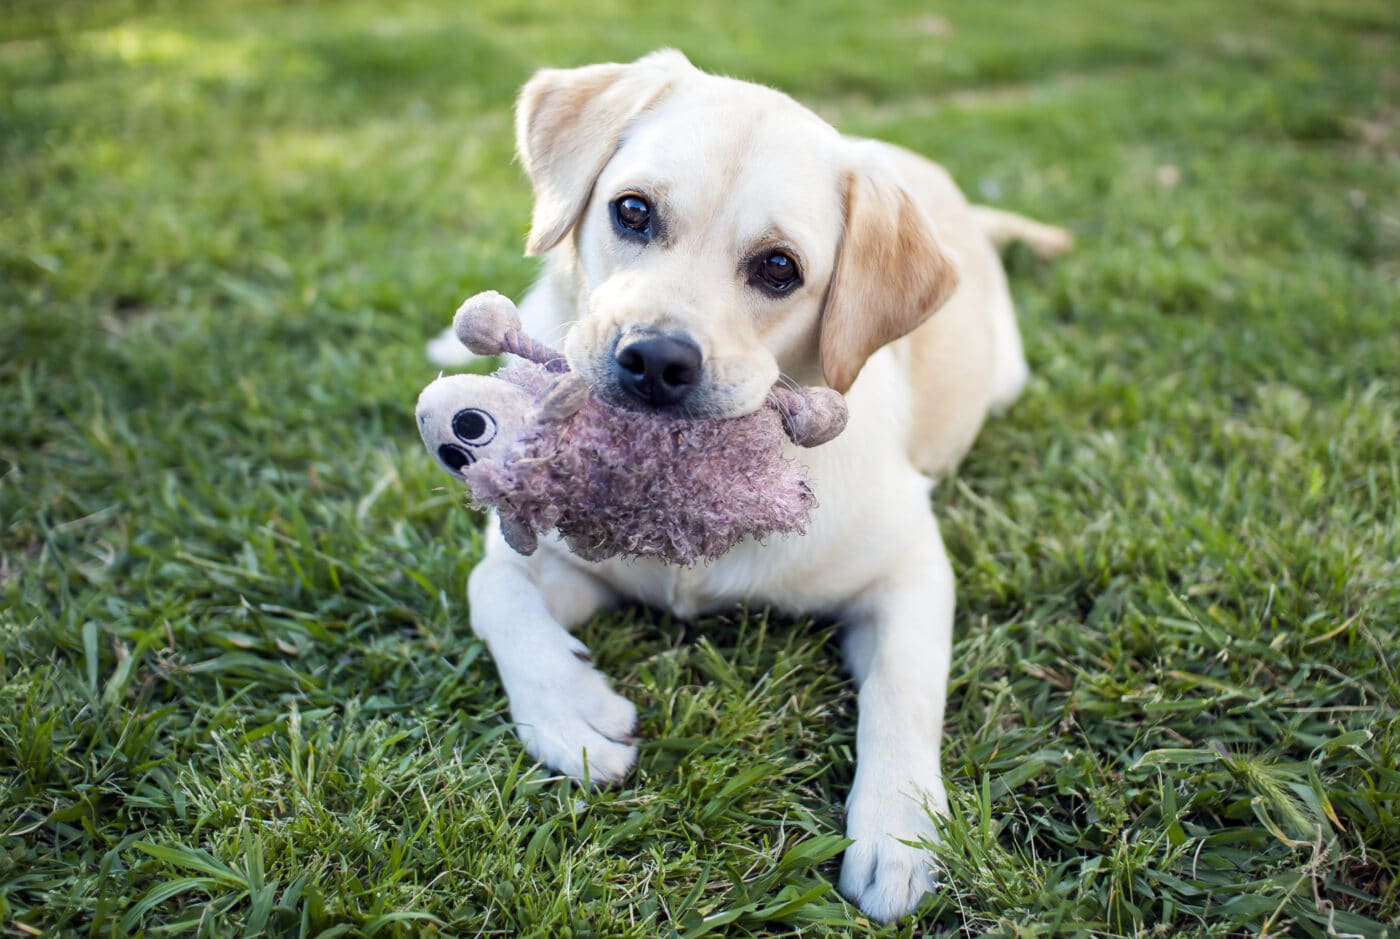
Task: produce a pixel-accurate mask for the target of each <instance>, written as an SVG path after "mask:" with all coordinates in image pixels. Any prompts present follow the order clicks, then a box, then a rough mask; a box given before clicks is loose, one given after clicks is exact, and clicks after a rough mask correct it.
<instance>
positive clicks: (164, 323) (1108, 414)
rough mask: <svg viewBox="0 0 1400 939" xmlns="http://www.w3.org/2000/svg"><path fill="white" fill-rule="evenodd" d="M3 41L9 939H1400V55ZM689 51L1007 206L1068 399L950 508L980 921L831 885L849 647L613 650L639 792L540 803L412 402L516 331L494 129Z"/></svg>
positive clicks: (950, 903)
mask: <svg viewBox="0 0 1400 939" xmlns="http://www.w3.org/2000/svg"><path fill="white" fill-rule="evenodd" d="M5 7H6V12H5V13H4V15H3V16H0V931H3V932H4V933H5V934H6V935H15V936H25V935H37V934H53V935H65V934H79V935H81V934H92V935H98V934H100V935H107V934H115V935H137V934H142V933H145V934H149V935H166V934H171V933H189V932H198V933H201V934H204V935H245V936H253V935H258V934H272V935H290V934H303V933H304V934H307V935H314V934H317V933H321V934H324V935H404V934H417V933H420V932H427V931H431V930H438V931H440V932H442V933H447V934H464V935H495V936H541V937H567V936H573V937H584V936H596V937H612V936H636V937H650V936H675V935H679V936H686V937H694V936H699V935H701V934H705V933H706V932H707V931H708V932H709V933H711V934H714V935H759V936H779V935H797V934H799V933H800V934H801V935H804V936H848V935H865V934H872V935H873V934H879V935H900V936H915V935H932V936H955V935H977V934H999V935H1016V936H1025V937H1031V936H1047V935H1051V934H1063V933H1085V934H1094V935H1138V934H1151V935H1174V936H1175V935H1182V936H1187V935H1213V936H1233V935H1263V934H1267V935H1286V934H1295V935H1305V936H1326V935H1348V934H1351V935H1360V936H1368V937H1369V936H1383V935H1389V936H1400V927H1397V925H1396V924H1397V922H1400V880H1397V874H1400V820H1397V812H1398V811H1400V768H1397V762H1400V677H1397V671H1400V635H1397V634H1398V633H1400V568H1398V567H1397V558H1400V512H1398V511H1397V503H1400V315H1398V314H1397V310H1398V309H1400V288H1397V280H1398V279H1400V105H1397V101H1400V66H1397V64H1396V63H1397V62H1400V13H1398V12H1397V8H1396V7H1395V5H1394V4H1393V3H1392V2H1387V0H1374V2H1363V0H1356V2H1353V0H1345V2H1334V3H1328V4H1325V5H1322V6H1318V7H1313V6H1312V5H1309V4H1305V3H1301V2H1293V0H1271V2H1267V3H1264V2H1261V3H1251V4H1221V3H1217V2H1209V0H1183V2H1179V3H1170V4H1168V3H1150V2H1141V3H1131V4H1128V3H1122V2H1110V0H1075V2H1073V3H1065V4H1055V5H1053V6H1049V5H1046V4H1042V3H1033V2H1029V0H1024V2H1020V0H1018V2H1014V3H998V4H991V3H987V4H972V3H967V4H953V3H950V2H942V0H940V2H937V3H936V4H932V5H931V4H929V3H926V2H914V0H890V2H881V3H868V4H860V5H859V9H857V7H858V5H857V4H847V3H837V2H833V0H811V2H809V3H806V4H799V5H786V6H785V5H777V4H771V3H761V2H756V0H727V2H721V0H691V2H689V3H687V4H684V5H673V6H671V7H670V8H667V6H665V5H660V4H641V3H636V4H627V3H622V2H618V0H609V2H600V3H597V4H592V5H587V9H585V5H583V4H576V3H571V2H565V0H472V2H467V3H464V2H461V0H434V2H427V0H421V2H411V3H405V4H387V3H371V2H347V3H335V4H332V3H325V4H290V3H287V4H282V3H272V2H266V3H262V2H256V3H247V2H236V3H235V2H222V3H215V2H200V3H174V2H166V3H137V2H134V0H133V2H124V3H123V2H105V0H104V2H88V3H79V2H73V0H11V2H9V3H7V4H6V5H5ZM661 45H676V46H679V47H681V48H683V49H685V50H686V51H687V53H688V54H689V55H690V56H691V57H692V59H693V60H694V61H695V62H696V63H697V64H699V65H701V66H703V67H705V68H707V69H710V70H712V71H720V72H725V73H729V74H734V75H738V76H742V77H745V78H750V79H754V80H757V81H762V82H766V83H770V84H774V85H777V86H779V87H782V88H784V89H785V90H788V91H790V92H792V93H793V94H795V95H796V96H798V97H799V98H800V99H802V100H804V101H805V102H807V103H809V104H810V105H811V106H813V107H814V108H815V109H816V110H817V111H819V112H820V113H821V114H823V115H824V116H826V117H827V118H829V119H830V120H832V121H833V122H835V123H837V124H838V126H840V127H841V128H842V129H843V130H846V131H848V132H851V133H857V134H866V135H872V136H879V137H882V138H885V139H889V140H893V141H896V142H898V143H901V144H904V145H906V146H909V147H912V148H914V149H917V150H920V151H922V152H925V153H927V154H929V155H931V156H934V157H935V158H937V159H938V160H940V161H941V162H943V163H945V164H946V165H948V166H949V167H950V168H951V170H952V171H953V173H954V175H955V176H956V177H957V178H958V179H959V180H960V181H961V182H962V184H963V185H964V187H965V188H966V189H967V190H968V191H969V192H970V193H972V194H973V195H974V197H975V198H977V199H980V200H983V201H987V202H992V203H995V204H999V205H1004V206H1007V207H1010V208H1013V209H1016V210H1018V211H1022V212H1026V213H1029V214H1032V215H1035V216H1036V217H1039V218H1043V219H1046V220H1050V221H1054V222H1057V223H1060V224H1064V225H1067V226H1068V227H1070V228H1071V229H1072V230H1073V231H1074V232H1075V235H1076V238H1077V242H1078V243H1077V247H1076V250H1075V252H1074V253H1073V254H1072V255H1071V256H1070V257H1068V258H1067V259H1065V260H1064V261H1062V262H1059V263H1057V264H1054V265H1046V264H1042V263H1040V262H1038V261H1036V260H1035V259H1034V258H1033V257H1032V256H1031V255H1030V254H1029V253H1028V252H1026V251H1022V250H1015V249H1013V250H1012V252H1011V254H1010V256H1009V259H1008V260H1009V266H1010V269H1011V273H1012V283H1013V289H1014V291H1015V293H1016V296H1017V300H1018V303H1019V305H1020V308H1021V316H1022V323H1023V332H1024V335H1025V339H1026V345H1027V352H1028V355H1029V357H1030V360H1031V365H1032V369H1033V372H1034V379H1033V381H1032V383H1031V385H1030V387H1029V388H1028V390H1027V393H1026V394H1025V396H1024V397H1023V398H1022V400H1021V401H1020V402H1019V403H1018V404H1017V405H1016V406H1015V407H1014V408H1013V409H1012V410H1011V412H1010V413H1009V414H1008V415H1007V416H1006V417H1005V418H1003V419H1001V420H998V421H996V422H993V423H992V424H990V425H989V426H988V427H987V429H986V430H985V431H984V432H983V435H982V437H981V439H980V440H979V442H978V445H977V447H976V449H975V450H974V451H973V454H972V456H971V457H970V458H969V459H968V460H967V461H966V463H965V464H964V465H963V467H962V468H961V469H960V471H959V473H958V475H957V476H956V477H955V478H952V479H949V480H946V481H945V482H943V483H942V484H940V486H939V487H938V489H937V490H936V492H935V495H934V501H935V503H936V509H937V512H938V514H939V517H940V519H941V523H942V526H943V532H944V537H945V539H946V541H947V543H948V547H949V550H950V552H951V554H952V557H953V562H954V566H955V568H956V571H957V575H958V581H959V608H958V614H957V625H956V644H957V645H956V654H955V659H954V667H953V679H952V699H951V701H950V707H949V710H948V717H947V728H946V737H945V744H944V754H943V758H944V765H945V768H946V771H947V776H948V783H949V790H950V794H951V795H952V803H953V804H952V814H951V817H950V818H949V819H948V822H947V824H946V826H945V829H946V830H945V831H944V834H943V846H942V848H941V849H940V856H941V863H942V867H943V871H944V873H943V878H944V881H945V886H944V887H943V889H942V890H941V891H940V892H939V893H938V894H936V895H934V896H932V897H930V898H929V899H928V900H927V901H926V902H925V904H924V906H923V907H922V908H921V910H920V915H919V916H918V918H917V920H914V921H909V922H906V923H903V924H901V925H899V926H896V927H884V928H878V927H876V926H874V925H872V924H870V923H867V922H865V921H864V920H863V919H861V918H860V916H859V914H858V911H857V910H855V909H854V908H853V907H850V906H848V905H846V904H845V903H844V902H843V901H842V900H841V898H840V897H839V895H838V894H837V893H836V891H835V890H834V888H833V887H832V883H833V882H834V877H835V872H836V870H837V865H838V863H839V852H840V849H841V848H842V846H843V842H842V840H841V832H842V817H841V814H842V813H841V808H840V804H841V801H842V799H843V798H844V795H845V793H846V790H847V788H848V786H849V784H850V780H851V777H852V772H853V755H852V749H853V730H854V698H853V694H852V691H851V689H850V687H849V686H848V684H847V683H846V682H845V680H844V678H843V676H842V674H841V671H840V664H839V656H838V654H837V648H836V646H837V643H836V640H835V636H834V633H832V632H831V630H830V629H829V628H827V627H823V626H818V625H814V624H811V623H802V622H796V623H794V622H788V621H783V620H781V619H779V618H777V617H771V618H770V616H769V615H768V614H767V613H766V612H765V611H764V610H762V609H750V610H735V611H734V612H733V613H732V614H730V615H726V616H722V617H718V618H714V619H709V620H705V621H702V622H695V623H688V622H679V621H675V620H672V619H669V618H666V617H665V616H662V615H660V614H657V613H654V612H650V611H646V610H640V609H638V610H627V611H624V612H622V613H620V614H614V615H610V616H607V617H604V618H600V619H598V620H596V621H594V622H592V623H590V624H588V625H587V626H586V627H585V628H584V630H583V638H584V639H585V641H586V642H587V643H588V644H589V645H590V646H591V647H592V650H593V652H594V655H595V658H596V659H597V660H598V661H599V663H600V665H601V666H602V667H603V669H604V670H605V671H606V672H608V673H609V674H610V675H612V676H614V678H615V679H616V681H617V684H618V686H619V687H620V688H621V689H622V690H623V691H624V693H625V694H627V695H628V696H629V697H630V698H632V699H633V700H634V701H636V702H637V704H638V706H639V709H640V712H641V721H642V732H643V734H644V736H645V744H644V746H643V748H642V753H641V760H640V766H639V768H638V769H637V770H636V771H635V773H634V774H633V775H632V777H631V778H630V779H629V781H628V783H627V784H626V785H625V786H624V787H623V788H620V789H617V790H610V791H602V792H590V791H586V790H583V789H580V788H578V787H576V786H575V785H573V784H571V783H569V782H568V781H565V780H561V779H558V778H554V777H551V776H550V775H548V774H547V773H545V772H543V771H541V770H540V769H539V768H537V767H532V766H531V765H530V764H529V762H528V760H527V759H526V758H525V757H524V755H523V752H522V750H521V748H520V747H519V745H518V744H517V743H516V742H515V741H514V740H513V738H512V736H511V734H510V731H509V726H508V723H507V713H506V709H505V699H504V694H503V692H502V689H501V686H500V684H499V682H498V681H497V679H496V676H495V673H494V671H493V668H492V666H491V663H490V660H489V656H487V655H486V654H485V652H484V649H483V647H482V645H481V644H480V643H479V642H478V641H477V640H476V639H475V638H473V637H472V635H471V633H470V630H469V629H468V627H467V612H468V611H467V609H466V605H465V597H464V583H465V579H466V576H467V574H468V572H469V571H470V570H471V567H472V565H473V563H474V562H475V561H476V560H477V558H478V557H479V556H480V549H481V544H480V537H479V532H480V528H481V521H482V520H481V517H480V516H479V515H477V514H474V513H473V512H471V511H469V510H468V509H467V508H465V507H464V504H463V498H462V495H461V493H460V492H459V491H458V490H457V489H456V488H455V487H454V486H452V485H451V484H450V481H449V480H448V479H447V477H446V476H445V475H444V474H443V473H442V472H441V471H440V470H439V469H437V468H436V467H435V466H434V465H433V464H432V463H431V462H430V460H429V458H428V456H427V454H426V453H424V452H423V451H422V447H421V445H420V444H419V442H418V440H417V436H416V433H415V429H414V426H413V420H412V405H413V401H414V398H415V396H416V394H417V391H418V389H419V388H420V387H422V386H423V385H424V384H425V383H426V382H427V381H428V380H429V379H431V378H432V377H433V375H434V374H435V371H434V369H433V368H432V367H430V366H429V364H428V362H427V360H426V358H425V356H424V354H423V344H424V341H425V340H426V339H427V338H428V337H429V336H430V335H431V334H432V333H434V332H435V331H436V330H438V329H440V328H441V327H442V326H443V325H445V324H446V323H447V322H448V319H449V317H450V315H451V312H452V310H453V309H454V308H455V306H456V304H457V303H458V301H459V300H460V299H461V298H463V297H465V296H467V295H469V294H471V293H474V292H476V291H478V290H482V289H487V288H496V289H500V290H502V291H504V292H507V293H510V294H514V295H518V294H519V293H520V292H521V291H522V290H523V289H524V287H525V286H526V285H527V284H528V282H529V280H530V278H531V276H532V272H533V270H534V267H533V264H532V263H531V262H528V261H526V260H524V259H522V258H521V256H520V250H521V244H522V240H523V235H524V232H525V228H526V226H527V223H528V216H529V191H528V186H527V185H526V183H525V181H524V179H523V176H522V174H521V172H520V171H519V168H518V167H517V166H516V165H515V164H514V163H513V162H512V157H511V149H512V132H511V102H512V97H513V94H514V92H515V90H516V89H517V88H518V86H519V84H520V83H521V82H522V81H523V80H524V79H525V78H526V77H527V76H528V75H529V74H530V72H531V71H532V70H533V69H534V68H535V67H537V66H539V65H543V64H555V65H569V64H582V63H585V62H590V61H598V60H605V59H630V58H633V57H636V56H637V55H640V54H642V53H644V52H646V51H648V50H650V49H652V48H654V47H657V46H661Z"/></svg>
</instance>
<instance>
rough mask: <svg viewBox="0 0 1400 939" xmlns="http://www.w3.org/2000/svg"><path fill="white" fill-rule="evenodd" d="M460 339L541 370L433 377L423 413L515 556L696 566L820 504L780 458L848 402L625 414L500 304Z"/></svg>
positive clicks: (801, 475)
mask: <svg viewBox="0 0 1400 939" xmlns="http://www.w3.org/2000/svg"><path fill="white" fill-rule="evenodd" d="M457 328H458V335H459V336H461V337H462V338H463V341H464V342H466V343H467V345H468V346H470V347H471V348H473V349H474V350H475V351H478V352H480V353H484V354H498V353H500V352H503V351H509V352H512V353H515V354H517V355H526V356H529V357H530V358H533V359H535V361H529V360H524V359H522V360H516V361H512V362H511V363H510V364H508V365H506V366H504V367H503V368H501V369H500V370H499V371H497V372H496V373H495V375H493V376H489V377H488V376H482V375H451V376H447V377H445V378H439V379H438V380H437V381H435V382H433V383H432V384H430V385H429V386H428V387H427V388H425V389H424V390H423V393H422V395H420V397H419V401H418V408H417V417H418V427H419V431H420V433H421V434H422V437H423V442H424V444H425V445H426V446H427V447H428V450H429V452H431V453H432V454H433V455H434V456H435V457H436V458H437V459H438V461H439V462H440V463H442V465H443V466H444V468H446V469H447V470H448V471H449V472H451V473H452V474H453V475H454V476H456V477H457V478H459V479H461V480H462V481H463V482H465V483H466V484H467V486H468V488H469V489H470V490H471V498H472V501H473V502H475V503H476V504H478V505H480V506H483V507H488V508H492V509H495V510H496V511H497V512H498V513H499V514H500V517H501V527H502V531H503V532H504V534H505V536H506V539H507V541H508V542H509V543H510V544H511V546H512V547H514V548H515V549H516V550H517V551H520V552H521V553H524V554H529V553H531V552H533V551H534V550H535V547H536V545H537V543H538V538H539V536H541V535H544V534H546V533H548V532H550V531H556V530H557V531H558V532H559V534H560V536H561V537H562V538H563V539H564V540H565V542H567V544H568V545H569V547H570V549H572V550H573V552H574V553H575V554H577V555H579V556H580V557H583V558H586V559H588V560H594V561H601V560H604V559H606V558H609V557H612V556H614V555H623V556H630V557H651V558H659V559H661V560H664V561H667V562H669V563H672V564H680V565H685V566H690V565H693V564H695V563H696V562H697V561H701V560H713V559H716V558H718V557H720V556H721V555H723V554H725V553H726V552H728V551H729V549H730V548H733V547H734V546H735V545H736V544H738V543H739V542H740V541H742V540H744V539H745V538H755V539H762V538H765V537H767V536H769V535H774V534H779V535H785V534H792V533H801V532H804V531H805V530H806V523H807V520H808V518H809V517H810V515H811V512H812V509H813V508H815V507H816V496H815V495H814V494H813V492H812V489H811V487H810V486H809V485H808V484H807V479H806V473H805V470H804V469H803V468H802V467H801V466H799V465H798V464H797V462H795V461H794V460H792V459H791V458H789V457H788V456H787V455H786V445H787V442H788V440H789V438H791V439H792V440H794V441H796V442H797V443H799V444H801V445H804V446H814V445H816V444H819V443H821V442H824V441H825V440H828V439H830V438H831V437H833V436H835V435H836V434H838V433H840V431H841V429H842V428H843V427H844V426H845V403H844V401H843V400H842V399H841V398H840V396H839V395H836V394H835V393H834V392H830V391H829V390H827V389H808V390H807V391H806V392H803V393H799V392H792V391H789V390H786V389H782V390H775V391H774V394H773V406H772V407H763V408H760V409H758V410H757V411H755V412H753V413H752V414H748V415H745V416H743V417H739V418H733V419H728V420H687V419H681V418H672V417H666V416H662V415H659V414H656V413H649V412H646V413H644V412H635V411H629V410H624V409H622V408H617V407H613V406H611V405H609V404H606V403H604V402H603V401H601V400H600V399H599V398H598V397H597V396H596V395H594V394H592V393H591V392H590V391H589V390H588V388H587V383H586V382H585V381H584V380H583V379H582V377H581V376H579V375H578V374H577V373H573V372H569V371H568V366H567V365H566V364H565V363H564V361H563V359H562V357H560V356H558V354H557V353H554V352H553V351H552V350H550V349H548V348H547V347H544V346H541V345H539V344H538V343H535V342H534V341H533V340H530V339H529V338H528V337H525V336H523V335H522V334H521V333H520V332H519V324H518V320H516V319H515V312H514V306H513V305H512V304H510V301H509V300H506V299H505V298H504V297H501V296H500V295H499V294H494V293H493V294H482V295H479V296H478V297H475V298H473V299H472V300H469V301H468V302H467V303H466V304H464V305H463V308H462V310H461V311H459V313H458V324H457ZM503 336H504V337H506V342H505V344H502V341H501V337H503ZM541 363H543V364H541Z"/></svg>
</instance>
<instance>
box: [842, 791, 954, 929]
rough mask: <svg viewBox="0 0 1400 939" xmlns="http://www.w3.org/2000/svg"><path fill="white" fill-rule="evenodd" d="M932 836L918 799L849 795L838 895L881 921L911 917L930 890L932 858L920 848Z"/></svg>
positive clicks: (932, 878)
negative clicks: (846, 846)
mask: <svg viewBox="0 0 1400 939" xmlns="http://www.w3.org/2000/svg"><path fill="white" fill-rule="evenodd" d="M934 804H935V805H937V804H939V803H938V802H935V803H934ZM935 835H936V832H935V830H934V825H933V819H932V818H931V817H930V815H929V812H928V809H927V808H926V807H925V803H924V802H923V801H922V799H920V800H916V799H915V798H913V797H911V796H909V795H907V794H904V793H899V794H895V793H892V792H886V793H883V794H875V793H872V794H868V795H865V796H862V795H860V794H859V793H853V794H852V798H851V800H850V802H849V805H848V813H847V821H846V837H848V838H850V839H851V840H852V842H853V843H852V844H851V846H850V847H849V848H847V849H846V857H845V859H844V860H843V861H842V862H841V893H842V894H844V895H845V897H846V898H847V899H848V900H850V901H851V902H852V903H854V904H856V905H857V906H859V907H860V908H861V911H862V912H864V913H865V914H866V915H867V916H870V917H872V918H874V919H878V920H880V921H881V922H886V923H887V922H890V921H891V920H896V919H899V918H900V917H902V916H905V915H907V914H909V913H911V912H913V910H914V908H915V907H916V906H918V905H919V900H921V899H922V898H923V896H924V894H926V893H928V892H929V891H931V890H932V889H933V888H934V885H935V878H934V874H933V855H932V854H930V853H929V850H928V848H927V847H926V846H925V845H924V842H928V841H932V840H933V839H934V837H935ZM906 842H911V843H906Z"/></svg>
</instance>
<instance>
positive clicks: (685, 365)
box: [613, 336, 702, 408]
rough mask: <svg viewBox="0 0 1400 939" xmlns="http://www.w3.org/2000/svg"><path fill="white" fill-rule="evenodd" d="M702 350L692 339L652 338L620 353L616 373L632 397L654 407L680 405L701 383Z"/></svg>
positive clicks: (638, 341) (623, 349)
mask: <svg viewBox="0 0 1400 939" xmlns="http://www.w3.org/2000/svg"><path fill="white" fill-rule="evenodd" d="M701 362H702V359H701V356H700V347H699V346H697V345H696V344H695V343H694V342H692V341H690V340H689V339H678V338H675V337H672V336H650V337H648V338H646V339H638V340H636V341H635V342H629V343H628V344H627V345H625V346H621V347H619V348H618V350H617V354H616V355H615V357H614V368H613V371H614V372H616V373H617V383H618V384H619V385H621V386H622V388H623V390H624V391H626V392H627V394H628V395H629V396H631V397H632V398H634V399H636V400H637V401H640V402H641V403H642V404H646V405H649V406H651V407H657V408H664V407H670V406H671V405H674V404H680V403H681V402H682V401H684V400H685V398H686V396H687V395H689V394H690V392H691V390H692V389H693V388H694V387H695V386H696V385H697V384H698V383H699V381H700V365H701Z"/></svg>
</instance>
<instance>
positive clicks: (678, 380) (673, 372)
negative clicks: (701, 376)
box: [661, 365, 695, 385]
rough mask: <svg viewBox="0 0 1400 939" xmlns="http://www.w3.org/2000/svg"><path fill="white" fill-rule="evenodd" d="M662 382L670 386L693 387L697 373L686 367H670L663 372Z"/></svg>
mask: <svg viewBox="0 0 1400 939" xmlns="http://www.w3.org/2000/svg"><path fill="white" fill-rule="evenodd" d="M661 380H662V381H663V382H665V383H666V384H668V385H693V384H695V372H694V371H693V370H692V369H691V368H690V367H689V366H685V365H668V366H666V368H665V369H663V370H662V372H661Z"/></svg>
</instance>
